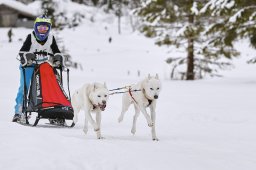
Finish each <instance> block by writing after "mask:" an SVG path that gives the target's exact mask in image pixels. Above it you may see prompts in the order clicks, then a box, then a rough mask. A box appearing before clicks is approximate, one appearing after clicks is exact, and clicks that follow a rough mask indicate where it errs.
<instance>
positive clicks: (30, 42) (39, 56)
mask: <svg viewBox="0 0 256 170" xmlns="http://www.w3.org/2000/svg"><path fill="white" fill-rule="evenodd" d="M51 28H52V23H51V19H49V18H47V17H46V16H45V15H42V16H39V17H37V18H36V20H35V22H34V29H33V31H32V33H30V34H28V36H27V38H26V40H25V42H24V43H23V46H22V47H21V49H20V51H19V55H20V58H21V65H20V66H19V70H20V85H19V89H18V93H17V97H16V104H15V114H14V116H13V119H12V121H13V122H17V121H20V119H21V115H22V108H23V102H24V101H23V99H24V98H23V96H24V73H23V69H25V71H24V72H25V81H26V82H25V83H26V86H27V87H29V86H30V83H31V78H32V75H33V71H34V65H33V63H32V58H33V60H35V61H36V62H37V63H38V64H40V63H43V62H46V61H48V60H49V57H48V54H49V53H50V54H57V53H58V54H60V50H59V48H58V45H57V43H56V40H55V37H54V36H53V35H52V34H51V33H50V32H51ZM29 54H33V55H30V56H35V57H30V58H29V57H27V58H26V56H24V55H27V56H29ZM34 54H35V55H34ZM25 58H26V59H25ZM24 59H25V60H26V61H24ZM29 59H31V60H30V61H29ZM24 62H26V64H27V65H29V67H24V68H22V66H24Z"/></svg>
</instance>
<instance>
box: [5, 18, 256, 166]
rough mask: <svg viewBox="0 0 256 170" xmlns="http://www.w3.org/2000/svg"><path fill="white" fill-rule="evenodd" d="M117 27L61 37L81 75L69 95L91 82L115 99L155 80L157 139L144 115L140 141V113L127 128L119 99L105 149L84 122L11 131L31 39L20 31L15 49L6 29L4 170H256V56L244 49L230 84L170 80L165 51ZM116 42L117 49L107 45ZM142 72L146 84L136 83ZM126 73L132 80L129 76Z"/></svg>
mask: <svg viewBox="0 0 256 170" xmlns="http://www.w3.org/2000/svg"><path fill="white" fill-rule="evenodd" d="M110 26H111V24H106V25H104V24H96V23H94V24H93V23H89V22H85V23H84V24H83V25H82V26H80V27H78V28H75V29H72V30H64V31H63V32H61V33H60V34H61V36H62V37H63V38H64V42H65V45H66V47H67V48H68V50H69V53H70V54H71V55H72V57H73V60H75V61H79V62H81V63H82V66H83V70H74V69H72V70H71V76H70V87H71V93H72V92H73V91H74V90H75V89H77V88H79V87H81V86H82V85H83V84H84V83H88V82H94V81H96V82H104V81H105V82H106V83H107V86H108V88H109V89H113V88H117V87H123V86H124V85H130V84H133V83H136V82H137V81H139V80H141V79H143V78H144V77H145V76H146V75H147V74H148V73H151V74H155V73H158V74H159V75H160V77H161V79H162V83H163V90H162V92H161V94H160V98H159V101H158V104H157V122H156V130H157V135H158V138H159V139H160V141H158V142H154V141H152V140H151V135H150V129H149V127H147V123H146V120H145V118H144V117H143V116H142V115H140V117H139V119H138V125H137V133H136V135H134V136H133V135H132V134H131V133H130V130H131V126H132V117H133V108H132V107H131V109H130V110H129V112H128V113H127V114H126V115H125V119H124V121H123V122H122V123H118V122H117V118H118V116H119V114H120V111H121V95H114V96H111V97H110V99H109V103H108V105H107V108H106V110H105V111H104V112H103V117H102V134H103V136H104V137H105V139H104V140H97V139H96V135H95V133H94V131H93V129H92V127H91V126H90V128H89V132H88V134H87V135H85V134H84V133H83V131H82V127H83V118H84V115H83V113H80V115H79V118H80V119H79V122H78V124H77V125H76V126H75V127H74V128H71V129H69V128H48V127H42V126H43V125H44V121H40V122H39V124H40V125H41V126H39V127H26V126H21V125H19V124H16V123H12V122H11V119H12V116H13V114H14V104H15V97H16V92H17V89H18V82H19V71H18V65H19V62H18V61H17V60H16V59H15V57H16V55H17V53H18V51H19V49H20V47H21V45H22V41H20V40H19V39H23V40H24V38H25V37H26V35H27V34H28V33H30V31H31V30H30V29H24V28H18V29H13V33H14V42H13V43H8V39H7V31H8V29H6V28H0V35H1V36H0V58H1V62H0V78H1V81H0V94H1V97H0V107H1V111H0V117H1V119H0V169H2V170H32V169H37V170H45V169H47V170H56V169H62V170H70V169H74V170H131V169H133V170H170V169H172V170H254V169H255V168H256V136H255V129H256V115H255V113H256V112H255V110H256V105H255V94H256V66H255V65H247V64H246V63H245V61H246V60H247V59H248V58H250V57H251V56H252V54H255V51H254V50H252V49H250V48H249V47H248V45H247V43H246V42H241V43H239V44H238V47H239V49H240V50H241V51H242V57H241V58H239V59H234V64H235V68H234V69H233V70H230V71H223V72H222V74H223V75H224V77H223V78H212V79H206V80H199V81H170V80H167V79H166V76H165V75H166V69H165V68H166V65H165V63H164V60H165V58H166V54H165V50H164V49H163V48H158V47H156V46H154V44H153V42H152V40H149V39H146V38H144V37H143V36H139V35H138V34H137V33H133V34H131V33H130V31H129V30H125V27H124V34H122V35H121V36H120V35H118V34H117V31H116V28H113V27H114V26H112V27H110ZM110 36H111V37H112V40H113V41H112V43H108V38H109V37H110ZM138 71H140V73H141V76H140V77H138V76H137V72H138ZM128 72H130V74H129V75H128Z"/></svg>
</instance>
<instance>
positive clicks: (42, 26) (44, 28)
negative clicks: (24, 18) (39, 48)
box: [36, 25, 49, 34]
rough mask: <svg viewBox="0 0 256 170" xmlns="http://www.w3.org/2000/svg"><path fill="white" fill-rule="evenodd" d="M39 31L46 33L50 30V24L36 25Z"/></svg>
mask: <svg viewBox="0 0 256 170" xmlns="http://www.w3.org/2000/svg"><path fill="white" fill-rule="evenodd" d="M36 29H37V31H38V32H39V33H40V34H45V33H47V31H48V30H49V26H48V25H38V26H37V27H36Z"/></svg>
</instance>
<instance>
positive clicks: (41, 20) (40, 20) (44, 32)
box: [34, 15, 52, 41]
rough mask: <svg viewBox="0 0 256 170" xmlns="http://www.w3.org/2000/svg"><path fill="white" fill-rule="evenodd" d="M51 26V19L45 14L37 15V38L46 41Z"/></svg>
mask: <svg viewBox="0 0 256 170" xmlns="http://www.w3.org/2000/svg"><path fill="white" fill-rule="evenodd" d="M51 27H52V22H51V19H49V18H47V17H46V16H45V15H42V16H40V17H37V18H36V20H35V22H34V32H35V35H36V39H37V40H39V41H44V40H45V39H46V38H47V37H48V35H49V32H50V31H51Z"/></svg>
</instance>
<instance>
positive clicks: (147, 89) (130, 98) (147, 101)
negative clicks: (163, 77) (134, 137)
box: [118, 74, 161, 140]
mask: <svg viewBox="0 0 256 170" xmlns="http://www.w3.org/2000/svg"><path fill="white" fill-rule="evenodd" d="M160 90H161V82H160V80H159V78H158V75H157V74H156V76H155V77H151V76H150V75H148V77H147V78H146V79H144V80H143V81H141V82H139V83H137V84H136V85H134V86H131V87H130V88H129V91H128V93H125V94H124V95H123V99H122V112H121V115H120V116H119V118H118V122H121V121H122V120H123V118H124V114H125V112H127V110H128V108H129V106H130V105H131V104H133V105H134V108H135V115H134V117H133V125H132V130H131V132H132V133H133V134H135V132H136V121H137V118H138V116H139V113H140V111H141V112H142V113H143V115H144V116H145V118H146V120H147V123H148V126H149V127H151V134H152V139H153V140H158V138H157V136H156V130H155V126H156V124H155V119H156V112H155V109H156V100H157V99H158V97H159V92H160ZM147 107H149V108H150V112H151V116H149V114H148V113H147V110H146V108H147Z"/></svg>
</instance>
